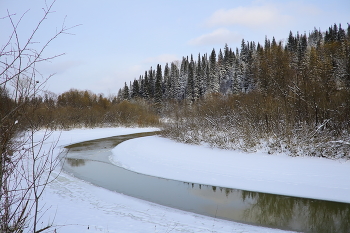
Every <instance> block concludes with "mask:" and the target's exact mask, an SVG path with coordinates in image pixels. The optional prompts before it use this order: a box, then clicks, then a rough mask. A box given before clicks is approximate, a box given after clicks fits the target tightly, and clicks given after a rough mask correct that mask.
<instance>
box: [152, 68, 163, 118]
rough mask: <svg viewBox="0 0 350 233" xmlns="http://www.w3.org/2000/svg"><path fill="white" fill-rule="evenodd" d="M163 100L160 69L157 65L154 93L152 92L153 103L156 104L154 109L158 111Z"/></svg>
mask: <svg viewBox="0 0 350 233" xmlns="http://www.w3.org/2000/svg"><path fill="white" fill-rule="evenodd" d="M162 98H163V90H162V68H161V66H160V65H159V64H158V65H157V73H156V81H155V91H154V102H155V104H156V108H157V110H158V111H160V108H161V103H162Z"/></svg>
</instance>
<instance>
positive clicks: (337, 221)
mask: <svg viewBox="0 0 350 233" xmlns="http://www.w3.org/2000/svg"><path fill="white" fill-rule="evenodd" d="M154 134H155V133H154V132H153V133H140V134H131V135H123V136H116V137H110V138H104V139H98V140H93V141H87V142H83V143H77V144H73V145H70V146H67V147H66V148H67V149H69V150H68V154H67V157H66V160H65V161H66V162H65V163H64V165H63V169H64V170H65V171H66V172H68V173H71V174H73V175H74V176H76V177H78V178H80V179H83V180H86V181H88V182H91V183H92V184H95V185H97V186H100V187H103V188H106V189H109V190H112V191H116V192H119V193H124V194H126V195H128V196H132V197H136V198H139V199H143V200H146V201H150V202H154V203H158V204H161V205H164V206H170V207H173V208H177V209H181V210H185V211H190V212H194V213H198V214H202V215H207V216H211V217H216V218H221V219H226V220H232V221H235V222H242V223H248V224H252V225H259V226H266V227H271V228H279V229H285V230H294V231H301V232H320V233H322V232H327V233H328V232H350V204H349V203H339V202H331V201H322V200H314V199H307V198H297V197H288V196H281V195H274V194H267V193H259V192H250V191H244V190H237V189H231V188H223V187H215V186H208V185H201V184H193V183H186V182H181V181H176V180H168V179H163V178H158V177H153V176H148V175H143V174H139V173H136V172H132V171H128V170H126V169H123V168H120V167H118V166H115V165H113V164H112V163H111V162H109V160H108V156H109V155H111V149H112V148H113V147H115V146H116V145H117V144H119V143H121V142H123V141H125V140H128V139H132V138H136V137H143V136H150V135H154ZM155 146H156V145H155Z"/></svg>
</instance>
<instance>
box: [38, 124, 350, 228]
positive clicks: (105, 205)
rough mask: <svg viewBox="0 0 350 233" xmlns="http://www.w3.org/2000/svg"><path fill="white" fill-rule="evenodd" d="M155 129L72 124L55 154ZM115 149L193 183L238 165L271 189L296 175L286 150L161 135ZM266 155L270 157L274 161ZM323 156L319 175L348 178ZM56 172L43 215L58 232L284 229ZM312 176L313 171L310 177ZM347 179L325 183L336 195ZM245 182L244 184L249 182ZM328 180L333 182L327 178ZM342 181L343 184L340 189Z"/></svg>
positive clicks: (218, 178)
mask: <svg viewBox="0 0 350 233" xmlns="http://www.w3.org/2000/svg"><path fill="white" fill-rule="evenodd" d="M153 130H155V129H152V128H144V129H141V128H103V129H74V130H71V131H63V132H62V133H61V134H60V133H59V132H54V134H53V135H52V136H51V138H50V140H54V139H57V138H58V137H59V135H60V141H59V143H58V146H57V147H56V149H55V153H56V154H58V153H59V151H60V148H62V147H63V146H65V145H68V144H71V143H76V142H80V141H85V140H91V139H97V138H103V137H109V136H115V135H123V134H131V133H137V132H147V131H153ZM43 133H44V132H39V133H37V134H36V137H37V138H40V137H41V136H42V135H43ZM50 140H48V141H46V143H45V147H49V146H50ZM113 152H114V153H115V156H114V157H113V159H114V160H115V161H117V163H118V164H119V165H121V166H123V167H127V168H128V169H131V170H136V171H139V172H145V173H148V174H150V173H151V172H155V170H157V169H159V170H158V172H159V173H157V174H154V175H160V176H165V177H169V176H170V177H171V178H173V179H180V180H188V181H191V182H194V181H192V180H198V181H200V179H204V178H206V179H205V180H206V182H203V183H210V184H215V185H217V186H228V185H222V184H224V183H223V182H227V181H228V180H229V177H231V176H232V174H235V173H228V174H227V177H226V178H225V173H224V172H225V171H229V170H230V169H235V170H237V172H238V171H239V169H241V170H245V172H244V173H239V174H240V177H243V178H242V179H244V180H243V181H246V182H248V181H251V182H250V184H253V183H254V182H255V183H256V184H258V186H259V187H260V186H262V185H261V184H260V185H259V178H260V177H261V179H260V180H264V179H265V181H264V182H265V184H266V182H268V180H266V177H271V180H270V181H269V182H270V185H269V187H270V188H271V189H272V188H274V187H276V186H280V185H283V184H289V183H291V182H292V180H290V179H286V178H288V177H289V178H290V177H292V176H295V174H289V173H288V172H287V171H286V168H285V167H286V166H287V165H283V164H284V163H285V162H286V161H288V159H289V158H286V157H285V156H283V155H264V154H240V153H234V152H232V151H231V152H225V151H222V150H212V149H209V148H205V147H203V146H190V145H182V144H178V143H175V142H171V141H169V140H167V139H163V138H159V137H147V138H140V139H134V140H130V141H126V142H124V143H122V144H120V145H119V146H117V147H116V148H115V149H114V151H113ZM141 152H142V153H141ZM229 155H231V156H233V158H236V160H237V162H234V164H236V165H234V164H233V165H230V164H228V161H227V160H224V158H225V157H226V159H229V158H228V156H229ZM237 156H238V157H237ZM239 156H241V157H242V158H243V157H244V158H249V159H248V160H247V161H246V168H245V169H242V168H239V167H240V166H243V165H244V163H243V162H244V160H243V159H240V160H238V158H239ZM248 156H249V157H248ZM268 157H270V160H269V158H268ZM119 159H120V160H119ZM266 159H267V160H268V161H270V163H272V164H274V165H273V166H274V167H275V168H276V169H271V170H267V169H266V163H267V162H264V161H265V160H266ZM291 159H294V158H291ZM302 159H305V161H306V162H305V165H304V166H303V167H304V169H307V171H309V172H312V171H313V170H314V169H313V163H311V162H309V161H308V160H309V159H308V158H302ZM318 160H320V159H314V160H313V161H318ZM283 161H284V162H283ZM320 161H322V162H321V163H322V164H323V166H324V167H323V168H322V167H321V168H322V169H324V172H323V174H322V175H323V176H322V177H320V180H326V178H325V177H326V176H328V177H329V176H330V175H327V174H333V175H334V179H336V178H338V177H337V176H338V174H343V176H344V177H347V179H349V177H350V176H349V170H350V169H349V162H337V161H331V160H327V161H323V160H320ZM333 163H336V164H339V167H337V169H336V167H335V165H332V164H333ZM287 164H289V162H288V163H287ZM316 164H317V162H316ZM328 164H329V165H328ZM148 166H149V167H148ZM232 166H233V167H232ZM290 166H291V167H292V166H293V165H292V164H290ZM147 167H148V168H147ZM277 168H278V169H277ZM321 168H320V169H321ZM345 168H347V169H348V170H347V171H342V170H341V169H344V170H346V169H345ZM208 169H209V170H208ZM300 170H301V171H302V170H303V169H302V168H300ZM327 171H329V173H327ZM278 172H280V173H278ZM335 172H338V173H335ZM265 173H268V174H269V176H266V175H265V176H264V175H263V174H265ZM57 174H59V176H58V178H57V179H56V180H55V181H54V182H53V183H51V184H49V186H48V188H47V189H46V192H45V194H44V196H43V199H42V203H45V207H47V208H49V210H48V211H47V212H46V213H45V215H44V217H43V219H42V221H43V224H44V225H45V224H47V222H49V221H51V220H53V221H54V225H55V227H54V228H53V229H57V232H283V231H281V230H276V229H268V228H262V227H257V226H250V225H245V224H240V223H234V222H229V221H225V220H219V219H214V218H210V217H205V216H201V215H197V214H193V213H188V212H184V211H180V210H176V209H172V208H168V207H163V206H160V205H156V204H153V203H149V202H145V201H142V200H138V199H135V198H131V197H128V196H125V195H123V194H119V193H115V192H111V191H108V190H105V189H103V188H99V187H96V186H93V185H91V184H89V183H86V182H84V181H81V180H79V179H77V178H75V177H72V176H70V175H69V174H65V173H59V170H58V169H57V170H56V171H55V172H54V175H57ZM152 174H153V173H152ZM283 174H284V175H283ZM288 174H289V175H288ZM312 176H313V175H312V174H311V173H310V177H312ZM328 179H331V178H328ZM347 179H346V178H344V179H343V180H342V181H343V182H347V183H340V181H339V182H338V181H337V182H336V183H334V186H329V185H328V186H327V185H326V187H328V188H329V189H332V187H333V191H334V195H336V194H337V192H338V191H337V190H341V189H343V190H346V188H347V190H349V189H348V188H349V183H350V182H348V181H349V180H347ZM307 180H308V181H311V180H312V179H311V178H309V179H307ZM315 180H316V179H315ZM202 181H203V180H202ZM243 181H242V183H243V184H244V183H246V182H243ZM262 182H263V181H262ZM248 183H249V182H248ZM326 184H329V183H328V182H326ZM300 185H303V187H306V186H307V184H305V183H302V184H300ZM286 186H287V185H286ZM290 186H292V185H290ZM295 186H298V185H294V186H292V187H294V188H295ZM316 186H317V187H319V186H320V185H319V182H317V183H316ZM338 186H341V189H339V187H338ZM299 190H300V188H299ZM340 196H341V195H340Z"/></svg>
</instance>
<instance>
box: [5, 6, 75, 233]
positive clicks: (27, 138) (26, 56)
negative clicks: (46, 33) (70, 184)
mask: <svg viewBox="0 0 350 233" xmlns="http://www.w3.org/2000/svg"><path fill="white" fill-rule="evenodd" d="M54 3H55V0H53V1H52V2H51V3H48V2H46V1H45V6H44V8H42V10H43V14H42V17H41V18H40V20H39V21H38V22H37V23H36V25H34V28H33V30H32V32H31V33H30V34H29V36H27V37H24V38H23V37H22V34H21V33H20V26H21V23H22V21H23V20H25V17H26V15H27V13H28V11H27V12H25V13H24V14H23V15H21V16H20V17H19V18H17V16H16V14H11V13H10V12H9V11H7V15H6V16H5V17H3V18H1V20H7V22H9V23H10V25H11V28H12V30H11V32H10V33H9V37H8V40H7V42H6V43H5V44H4V45H2V47H1V48H0V143H1V144H0V146H1V147H0V151H1V157H0V232H6V233H7V232H43V231H46V230H48V229H49V228H50V227H51V226H52V223H44V225H42V224H39V221H40V219H41V217H42V216H43V214H44V213H45V209H44V208H43V206H44V205H41V204H40V198H41V197H42V194H43V191H44V190H45V187H46V186H47V185H48V184H49V183H50V182H51V181H52V180H53V179H55V177H52V176H51V175H52V172H53V171H54V169H55V167H56V166H57V165H58V162H59V161H58V158H56V157H55V155H54V154H53V150H54V148H55V146H56V144H55V143H52V145H51V146H50V147H49V149H47V147H44V142H45V141H47V140H48V138H49V137H50V135H51V134H52V132H51V131H46V132H45V133H43V135H41V137H40V138H37V137H36V136H35V135H36V134H35V133H36V132H37V131H38V130H39V129H40V128H39V127H40V125H38V124H37V122H36V121H35V120H34V119H33V117H32V116H33V115H34V114H33V113H34V112H35V111H36V110H37V108H36V107H35V106H33V105H30V104H29V103H30V101H29V100H30V99H32V98H35V97H36V96H38V95H39V94H41V93H42V91H43V89H44V87H45V84H46V83H47V81H48V80H49V79H50V77H51V75H50V76H48V77H44V76H43V75H41V74H40V72H39V71H38V70H37V65H38V64H39V63H42V62H47V61H50V60H52V59H54V58H56V57H58V56H61V55H63V54H59V55H54V56H51V57H46V56H44V51H45V50H46V49H47V48H48V46H49V45H50V44H51V42H52V41H54V40H55V39H57V38H58V37H59V36H60V35H62V34H68V31H69V30H70V29H71V28H72V27H69V28H68V27H66V26H65V25H64V23H63V25H62V27H61V28H60V29H59V30H57V32H56V33H54V34H53V35H52V36H51V37H50V38H49V39H48V40H47V41H41V42H40V43H39V42H38V41H35V39H34V37H35V36H36V35H37V34H38V33H39V31H40V29H41V28H42V25H43V23H44V22H45V21H47V20H48V17H49V15H50V14H51V13H53V11H52V8H53V5H54ZM41 127H42V126H41ZM45 148H46V149H45Z"/></svg>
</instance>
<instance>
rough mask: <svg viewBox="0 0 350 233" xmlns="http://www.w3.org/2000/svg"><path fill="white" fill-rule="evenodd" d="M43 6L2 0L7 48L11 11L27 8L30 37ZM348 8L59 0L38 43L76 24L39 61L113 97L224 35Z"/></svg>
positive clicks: (303, 23) (280, 33)
mask: <svg viewBox="0 0 350 233" xmlns="http://www.w3.org/2000/svg"><path fill="white" fill-rule="evenodd" d="M51 3H52V0H46V4H51ZM44 7H45V1H44V0H31V1H28V0H0V28H2V30H1V33H0V45H1V48H3V46H4V45H5V43H6V41H7V39H8V38H9V36H10V34H11V24H10V21H9V19H8V17H5V16H7V15H8V13H10V14H14V15H12V18H13V20H14V21H15V22H17V21H18V20H19V19H20V17H21V16H23V18H22V20H21V22H20V24H19V26H18V33H19V37H20V38H21V39H22V40H23V41H25V40H26V39H27V38H28V35H29V34H30V32H32V31H33V30H34V28H35V27H36V25H37V23H38V21H39V20H40V17H42V15H43V10H42V8H44ZM349 9H350V1H348V0H334V1H329V0H317V1H316V0H310V1H306V0H299V1H284V0H255V1H247V0H215V1H214V0H187V1H185V0H177V1H175V0H168V1H165V0H163V1H161V0H128V1H124V0H56V2H55V3H54V5H53V8H52V11H53V12H52V13H51V14H49V15H48V17H47V19H46V20H45V21H44V23H43V24H42V25H41V26H40V28H39V30H38V32H37V34H36V35H35V42H38V43H37V44H34V45H33V46H42V45H43V44H44V43H45V42H46V41H47V40H49V39H50V38H51V37H52V36H53V35H54V34H55V32H56V31H57V30H59V29H60V28H62V25H64V26H65V27H66V28H70V27H73V28H71V29H70V30H69V31H68V33H69V34H64V35H60V36H59V37H58V38H56V39H54V40H53V41H52V42H51V43H50V44H49V46H48V47H47V49H46V50H45V52H44V55H45V56H46V57H51V56H55V55H59V54H62V53H64V55H63V56H60V57H58V58H55V59H54V60H52V61H51V62H42V63H40V64H39V65H38V66H37V69H38V70H39V72H40V73H41V74H42V75H43V76H44V77H48V76H49V75H51V74H54V75H53V76H52V77H51V78H50V80H49V82H48V83H47V85H46V88H47V89H48V90H49V91H52V92H54V93H57V94H61V93H63V92H65V91H68V90H69V89H71V88H75V89H78V90H91V91H93V92H94V93H96V94H98V93H102V94H104V95H105V96H106V97H108V96H111V95H116V94H117V92H118V90H119V88H122V87H123V86H124V83H125V82H127V83H129V82H130V81H133V80H134V79H135V78H139V76H140V75H142V74H144V72H145V70H149V69H150V67H151V66H152V67H153V68H154V69H155V68H156V66H157V64H160V65H162V68H163V70H164V66H165V64H166V62H168V63H169V65H170V63H171V62H173V61H180V60H181V59H182V57H183V56H190V55H191V54H193V56H194V58H195V59H197V57H198V53H200V54H205V53H208V54H210V52H211V51H212V49H213V48H215V50H216V51H218V50H219V49H220V48H221V49H223V48H224V46H225V43H227V44H228V46H229V47H231V48H232V49H234V50H235V49H236V47H238V48H240V44H241V41H242V39H244V40H245V41H255V42H256V43H257V42H260V43H263V42H264V40H265V36H267V38H269V39H272V37H275V39H276V40H277V41H280V40H282V41H285V39H286V38H287V37H288V35H289V32H290V31H292V32H293V33H297V32H300V33H304V32H306V33H309V32H310V31H312V30H313V29H314V27H316V28H317V29H321V31H323V32H324V31H325V30H327V29H328V27H329V26H331V25H333V24H334V23H336V24H341V25H342V27H343V28H347V23H350V15H349ZM23 14H24V15H23ZM76 25H77V26H76ZM74 26H76V27H74ZM38 48H39V47H38Z"/></svg>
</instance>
